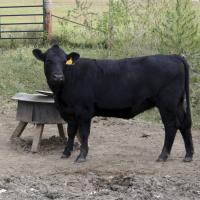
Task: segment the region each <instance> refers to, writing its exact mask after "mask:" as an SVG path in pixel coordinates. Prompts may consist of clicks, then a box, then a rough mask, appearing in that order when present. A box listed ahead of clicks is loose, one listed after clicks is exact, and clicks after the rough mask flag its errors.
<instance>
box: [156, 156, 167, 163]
mask: <svg viewBox="0 0 200 200" xmlns="http://www.w3.org/2000/svg"><path fill="white" fill-rule="evenodd" d="M167 158H168V156H159V157H158V159H157V160H156V161H157V162H166V161H167Z"/></svg>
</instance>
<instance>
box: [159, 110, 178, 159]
mask: <svg viewBox="0 0 200 200" xmlns="http://www.w3.org/2000/svg"><path fill="white" fill-rule="evenodd" d="M159 110H160V115H161V118H162V121H163V124H164V127H165V140H164V146H163V149H162V152H161V154H160V156H159V157H158V159H157V161H166V160H167V158H168V156H169V154H170V152H171V149H172V145H173V142H174V138H175V136H176V132H177V126H176V121H177V120H176V112H172V111H169V110H167V109H159Z"/></svg>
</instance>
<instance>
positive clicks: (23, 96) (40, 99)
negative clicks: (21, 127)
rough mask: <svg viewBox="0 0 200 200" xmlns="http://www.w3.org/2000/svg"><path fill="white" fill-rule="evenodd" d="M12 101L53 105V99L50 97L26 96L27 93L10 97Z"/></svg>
mask: <svg viewBox="0 0 200 200" xmlns="http://www.w3.org/2000/svg"><path fill="white" fill-rule="evenodd" d="M12 100H16V101H25V102H38V103H49V104H53V103H54V98H53V97H52V96H46V95H42V94H27V93H17V94H15V95H14V96H13V97H12Z"/></svg>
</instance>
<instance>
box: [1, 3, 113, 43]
mask: <svg viewBox="0 0 200 200" xmlns="http://www.w3.org/2000/svg"><path fill="white" fill-rule="evenodd" d="M108 1H109V0H95V1H92V0H88V1H87V3H89V4H90V3H91V7H90V11H91V12H95V13H99V14H102V13H103V12H104V11H105V10H107V9H108ZM44 2H45V0H44V1H43V0H21V1H16V0H14V1H13V0H0V38H1V39H9V38H13V39H14V38H15V39H17V37H16V36H15V35H13V34H14V33H16V34H19V33H24V32H26V33H28V32H32V33H34V32H35V33H39V32H44V11H43V10H44V9H43V5H42V3H44ZM50 2H51V3H50V5H49V6H50V9H51V12H52V17H53V18H55V19H57V20H53V21H52V22H53V24H52V28H53V32H56V31H57V29H59V24H60V23H59V22H60V21H61V20H63V21H68V22H69V23H72V24H76V25H78V26H81V27H86V28H88V29H90V30H93V31H100V32H103V31H102V30H98V29H96V28H94V27H91V26H88V25H85V24H84V23H83V21H82V20H81V18H77V19H75V20H72V19H68V18H67V17H66V15H67V13H68V11H70V10H73V9H74V8H75V7H76V2H75V0H51V1H50ZM30 28H31V29H30ZM33 29H34V30H33ZM18 36H19V38H22V36H21V35H18ZM31 38H33V37H31ZM35 38H37V37H35Z"/></svg>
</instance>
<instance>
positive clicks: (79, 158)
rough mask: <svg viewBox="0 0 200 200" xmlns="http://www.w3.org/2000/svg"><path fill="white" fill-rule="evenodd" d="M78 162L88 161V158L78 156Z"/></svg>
mask: <svg viewBox="0 0 200 200" xmlns="http://www.w3.org/2000/svg"><path fill="white" fill-rule="evenodd" d="M75 162H76V163H83V162H86V158H84V157H80V156H78V157H77V158H76V160H75Z"/></svg>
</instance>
